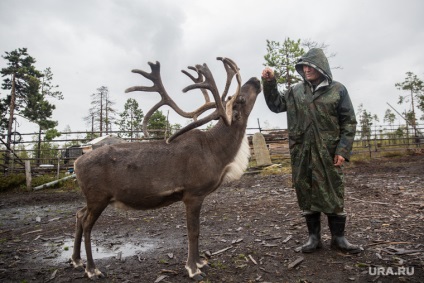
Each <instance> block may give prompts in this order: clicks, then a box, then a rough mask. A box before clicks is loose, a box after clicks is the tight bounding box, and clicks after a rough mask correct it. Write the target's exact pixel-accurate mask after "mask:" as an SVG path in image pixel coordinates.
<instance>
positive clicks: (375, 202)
mask: <svg viewBox="0 0 424 283" xmlns="http://www.w3.org/2000/svg"><path fill="white" fill-rule="evenodd" d="M349 198H351V199H353V200H356V201H360V202H366V203H372V204H381V205H390V203H386V202H379V201H367V200H362V199H359V198H354V197H351V196H349Z"/></svg>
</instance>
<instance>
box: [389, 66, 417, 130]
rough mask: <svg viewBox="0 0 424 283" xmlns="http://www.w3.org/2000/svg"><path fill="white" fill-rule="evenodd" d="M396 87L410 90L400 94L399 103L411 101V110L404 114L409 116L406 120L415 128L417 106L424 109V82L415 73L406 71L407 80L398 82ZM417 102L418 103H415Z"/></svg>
mask: <svg viewBox="0 0 424 283" xmlns="http://www.w3.org/2000/svg"><path fill="white" fill-rule="evenodd" d="M395 87H396V88H397V89H399V90H404V91H407V92H408V94H405V95H400V96H399V101H398V104H403V103H404V102H407V103H408V102H410V103H411V111H410V112H407V113H404V114H406V116H407V117H406V120H407V121H408V123H410V124H411V125H412V126H413V127H414V129H415V125H416V117H415V107H418V108H419V109H420V110H421V111H424V82H423V81H422V80H421V79H419V78H418V76H417V75H415V74H414V73H412V72H406V78H405V80H404V81H403V82H400V83H396V84H395ZM415 102H417V103H418V105H415ZM415 131H416V130H415Z"/></svg>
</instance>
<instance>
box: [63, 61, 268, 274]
mask: <svg viewBox="0 0 424 283" xmlns="http://www.w3.org/2000/svg"><path fill="white" fill-rule="evenodd" d="M218 59H219V60H221V61H222V62H223V63H224V66H225V69H226V72H227V81H226V85H225V88H224V91H223V93H222V95H220V94H219V91H218V88H217V86H216V84H215V81H214V78H213V76H212V74H211V72H210V70H209V68H208V67H207V66H206V64H203V65H196V67H189V69H190V70H193V71H195V72H196V73H197V77H195V76H192V75H190V74H189V73H188V72H186V71H183V73H184V74H186V75H187V76H189V77H190V78H191V79H192V80H193V82H194V84H192V85H190V86H188V87H186V88H185V89H184V90H183V91H189V90H193V89H200V90H201V91H202V93H203V95H204V97H205V103H204V105H202V106H201V107H199V108H198V109H197V110H195V111H193V112H185V111H182V110H181V109H180V108H179V107H178V106H177V105H176V104H175V102H174V101H173V100H172V99H171V98H170V97H169V96H168V94H167V92H166V90H165V88H164V87H163V85H162V80H161V78H160V64H159V63H158V62H156V63H149V65H150V68H151V72H150V73H148V72H144V71H141V70H133V72H135V73H139V74H141V75H142V76H144V77H146V78H147V79H149V80H151V81H152V82H153V86H150V87H146V86H136V87H132V88H129V89H127V91H126V92H129V91H146V92H158V93H160V94H161V96H162V99H161V101H160V102H159V103H158V104H156V105H155V106H154V107H153V108H152V109H151V110H150V111H149V112H148V113H147V114H146V116H145V121H144V130H145V134H147V127H146V125H147V120H148V119H149V117H150V116H151V115H152V113H153V112H154V111H155V110H157V109H158V108H159V107H160V106H162V105H169V106H171V107H172V108H173V109H174V110H175V111H176V112H177V113H178V114H179V115H181V116H184V117H190V118H193V119H194V121H193V122H192V123H191V124H189V125H188V126H186V127H184V128H183V129H181V130H180V131H179V132H177V133H175V134H174V135H173V136H171V137H170V138H169V139H168V141H151V142H136V143H122V144H115V145H110V146H104V147H101V148H99V149H96V150H94V151H92V152H90V153H88V154H85V155H83V156H81V157H80V158H79V159H78V160H77V161H76V162H75V171H76V174H77V180H78V183H79V185H80V187H81V190H82V192H83V193H84V195H85V198H86V202H87V206H85V207H84V208H82V209H81V210H79V211H78V212H77V215H76V233H75V243H74V250H73V255H72V258H71V260H72V263H73V265H74V266H75V267H80V266H83V261H82V259H81V256H80V251H81V240H82V237H84V245H85V250H86V255H87V265H86V268H85V272H86V274H87V275H88V277H89V278H93V279H95V278H97V277H101V276H103V274H102V272H100V271H99V270H98V269H97V268H96V266H95V264H94V260H93V255H92V251H91V230H92V228H93V225H94V224H95V222H96V220H97V219H98V217H99V216H100V214H101V213H102V211H103V210H104V209H105V208H106V207H107V206H108V205H109V204H111V205H113V206H115V207H118V208H130V209H139V210H147V209H155V208H159V207H163V206H167V205H170V204H172V203H174V202H177V201H182V202H183V203H184V205H185V208H186V221H187V231H188V257H187V263H186V269H187V271H188V274H189V276H190V277H191V278H195V279H199V280H200V279H202V278H203V276H204V273H203V272H202V271H201V270H200V269H201V268H202V267H204V266H205V265H207V262H206V261H205V260H202V259H201V258H200V256H199V243H198V239H199V233H200V221H199V217H200V211H201V207H202V203H203V201H204V199H205V197H206V196H207V195H209V194H210V193H212V192H214V191H215V190H216V189H218V187H219V186H220V185H221V184H222V183H224V182H228V181H231V180H235V179H238V178H240V177H241V176H242V174H243V172H244V170H245V169H246V168H247V164H248V157H249V146H248V143H247V138H246V135H245V131H246V126H247V120H248V117H249V114H250V112H251V110H252V108H253V106H254V104H255V101H256V97H257V95H258V94H259V93H260V91H261V85H260V81H259V80H258V79H257V78H251V79H250V80H249V81H247V82H246V83H245V84H244V85H243V86H241V78H240V74H239V70H238V67H237V66H236V64H235V63H234V62H233V61H232V60H230V59H228V58H218ZM234 76H236V79H237V83H238V86H237V90H236V93H235V95H234V96H232V97H228V99H226V96H227V93H228V90H229V88H230V85H231V82H232V80H233V77H234ZM208 91H209V92H210V93H211V94H212V96H213V98H214V100H215V101H214V102H211V101H210V99H209V96H208V94H209V93H208ZM213 108H215V110H214V111H213V113H211V114H209V115H207V116H206V117H205V118H201V119H198V117H199V115H201V114H202V113H204V112H205V111H206V110H209V109H213ZM212 119H219V121H218V123H217V124H216V125H215V126H214V127H212V128H210V129H208V130H207V131H201V130H199V129H195V128H196V127H198V126H200V125H203V124H206V123H207V122H209V121H211V120H212Z"/></svg>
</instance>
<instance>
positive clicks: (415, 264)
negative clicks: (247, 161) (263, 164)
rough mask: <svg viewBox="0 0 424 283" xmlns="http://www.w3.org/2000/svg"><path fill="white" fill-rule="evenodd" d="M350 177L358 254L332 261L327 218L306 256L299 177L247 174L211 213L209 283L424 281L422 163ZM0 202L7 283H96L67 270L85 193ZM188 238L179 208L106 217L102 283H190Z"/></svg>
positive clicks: (100, 228) (99, 248) (99, 226)
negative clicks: (296, 187)
mask: <svg viewBox="0 0 424 283" xmlns="http://www.w3.org/2000/svg"><path fill="white" fill-rule="evenodd" d="M345 173H346V210H347V212H348V226H347V232H346V235H347V237H348V239H349V240H350V241H351V242H352V243H356V244H359V245H360V246H361V247H362V248H363V252H362V253H361V254H359V255H346V254H343V253H340V252H337V251H333V250H331V249H330V248H329V240H330V233H329V230H328V228H327V227H328V226H327V220H326V219H325V218H324V219H323V222H322V223H323V231H322V233H323V240H324V247H323V249H321V250H319V251H318V252H315V253H312V254H302V253H301V252H298V250H297V248H298V247H299V246H300V245H301V244H302V243H303V242H304V241H305V240H306V238H307V232H306V227H305V224H304V220H303V219H302V217H301V216H300V213H299V210H298V207H297V203H296V198H295V194H294V191H293V189H292V188H291V185H290V179H291V177H290V175H287V174H282V175H268V176H263V175H260V174H247V175H244V176H243V177H242V179H241V180H239V181H236V182H233V183H231V184H229V185H226V186H223V187H221V188H220V189H219V190H218V191H216V192H215V193H213V194H212V195H210V196H209V197H208V198H207V199H206V201H205V204H204V206H203V209H202V214H201V237H200V248H201V251H202V255H204V256H205V257H207V258H208V261H209V268H208V269H207V270H205V272H206V274H207V277H206V278H204V282H424V228H423V222H424V194H423V191H424V156H423V155H416V156H408V157H396V158H389V159H375V160H373V161H372V162H363V163H360V164H351V165H349V166H347V167H346V168H345ZM0 197H1V200H0V282H88V281H89V280H88V279H87V278H85V277H84V272H83V271H82V270H75V269H74V268H72V267H71V266H70V265H69V263H68V258H69V257H70V255H71V252H72V247H73V242H72V239H73V233H74V214H75V212H76V211H77V209H79V208H81V207H83V206H84V198H83V196H82V195H81V193H80V192H78V191H73V190H69V189H65V190H57V189H50V190H44V191H38V192H32V193H28V192H26V193H16V192H9V193H3V194H1V195H0ZM185 229H186V228H185V216H184V207H183V205H182V203H177V204H174V205H172V206H169V207H166V208H162V209H158V210H153V211H118V210H115V209H113V208H108V209H107V210H106V211H105V212H104V213H103V214H102V216H101V217H100V219H99V221H98V222H97V223H96V226H95V227H94V230H93V243H94V245H95V248H94V249H95V254H94V257H95V260H96V263H97V266H98V268H99V269H100V270H101V271H103V272H104V273H105V275H106V278H103V279H100V282H192V280H190V279H189V278H188V276H187V273H186V271H185V268H184V264H185V259H186V255H187V233H186V230H185ZM83 258H85V253H83ZM296 263H297V264H296ZM399 273H400V274H399Z"/></svg>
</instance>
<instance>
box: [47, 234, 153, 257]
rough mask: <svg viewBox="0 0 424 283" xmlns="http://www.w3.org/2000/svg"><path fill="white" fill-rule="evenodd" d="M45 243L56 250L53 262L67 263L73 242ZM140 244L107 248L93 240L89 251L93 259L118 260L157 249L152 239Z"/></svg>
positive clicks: (82, 244) (64, 240)
mask: <svg viewBox="0 0 424 283" xmlns="http://www.w3.org/2000/svg"><path fill="white" fill-rule="evenodd" d="M54 242H55V243H54V244H53V243H52V242H50V243H46V244H45V245H46V246H50V247H51V246H52V245H54V246H55V248H53V247H52V248H53V250H54V249H56V250H55V251H54V252H53V253H54V254H55V255H56V256H54V258H55V260H57V261H58V262H66V261H68V260H69V259H70V258H71V256H72V252H73V248H74V240H73V239H70V238H67V239H62V240H61V241H54ZM140 242H141V244H135V243H131V242H128V243H116V244H114V245H110V246H108V245H107V244H104V245H99V244H97V243H96V241H95V240H93V241H92V243H91V249H92V251H93V258H94V259H101V258H108V257H115V258H116V259H118V260H121V259H124V258H125V257H130V256H134V255H138V254H140V253H144V252H147V251H149V250H152V249H154V248H156V247H157V241H155V240H152V239H140ZM81 257H82V258H83V259H85V258H86V255H85V247H84V241H83V242H82V243H81Z"/></svg>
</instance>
